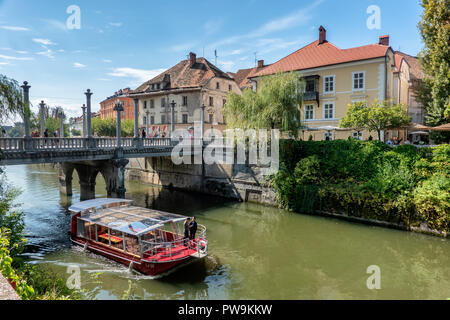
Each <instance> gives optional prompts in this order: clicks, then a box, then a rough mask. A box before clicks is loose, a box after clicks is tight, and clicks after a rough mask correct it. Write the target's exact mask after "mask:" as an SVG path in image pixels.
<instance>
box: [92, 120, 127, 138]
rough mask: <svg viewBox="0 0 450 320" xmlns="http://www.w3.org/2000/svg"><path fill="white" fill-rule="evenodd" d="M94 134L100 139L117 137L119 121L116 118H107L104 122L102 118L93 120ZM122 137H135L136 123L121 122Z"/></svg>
mask: <svg viewBox="0 0 450 320" xmlns="http://www.w3.org/2000/svg"><path fill="white" fill-rule="evenodd" d="M91 123H92V132H93V133H94V134H96V135H98V136H99V137H116V136H117V129H116V127H117V120H116V119H115V118H107V119H105V120H102V119H101V118H100V117H97V118H93V119H92V120H91ZM121 126H122V137H132V136H134V121H133V120H130V119H127V120H122V121H121Z"/></svg>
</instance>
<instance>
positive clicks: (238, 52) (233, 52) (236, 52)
mask: <svg viewBox="0 0 450 320" xmlns="http://www.w3.org/2000/svg"><path fill="white" fill-rule="evenodd" d="M241 53H242V50H233V51H231V55H232V56H234V55H238V54H241Z"/></svg>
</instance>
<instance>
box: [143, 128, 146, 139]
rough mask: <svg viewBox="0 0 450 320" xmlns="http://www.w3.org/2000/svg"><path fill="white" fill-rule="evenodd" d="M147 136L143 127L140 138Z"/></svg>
mask: <svg viewBox="0 0 450 320" xmlns="http://www.w3.org/2000/svg"><path fill="white" fill-rule="evenodd" d="M146 137H147V133H146V132H145V129H142V139H145V138H146Z"/></svg>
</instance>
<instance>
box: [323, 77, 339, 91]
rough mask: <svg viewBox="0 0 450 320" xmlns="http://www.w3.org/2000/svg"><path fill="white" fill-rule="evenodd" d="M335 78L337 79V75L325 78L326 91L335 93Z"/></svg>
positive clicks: (324, 89)
mask: <svg viewBox="0 0 450 320" xmlns="http://www.w3.org/2000/svg"><path fill="white" fill-rule="evenodd" d="M335 79H336V77H335V76H326V77H324V78H323V92H324V93H334V87H335Z"/></svg>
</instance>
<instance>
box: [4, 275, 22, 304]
mask: <svg viewBox="0 0 450 320" xmlns="http://www.w3.org/2000/svg"><path fill="white" fill-rule="evenodd" d="M0 300H21V299H20V297H19V295H18V294H17V293H16V291H15V290H14V289H13V287H11V285H10V284H9V282H8V280H6V279H5V278H4V277H3V276H2V275H1V274H0Z"/></svg>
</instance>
